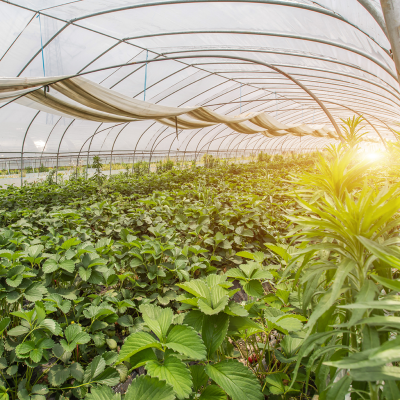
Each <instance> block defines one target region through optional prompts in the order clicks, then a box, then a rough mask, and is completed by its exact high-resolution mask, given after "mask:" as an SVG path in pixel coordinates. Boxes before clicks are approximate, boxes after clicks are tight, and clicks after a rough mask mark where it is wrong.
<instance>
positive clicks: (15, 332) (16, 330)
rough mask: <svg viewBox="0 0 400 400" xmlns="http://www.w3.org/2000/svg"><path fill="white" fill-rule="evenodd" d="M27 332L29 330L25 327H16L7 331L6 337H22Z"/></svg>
mask: <svg viewBox="0 0 400 400" xmlns="http://www.w3.org/2000/svg"><path fill="white" fill-rule="evenodd" d="M28 332H29V329H28V328H27V327H25V326H22V325H18V326H16V327H15V328H12V329H10V330H9V331H8V336H22V335H26V334H27V333H28Z"/></svg>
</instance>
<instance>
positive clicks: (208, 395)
mask: <svg viewBox="0 0 400 400" xmlns="http://www.w3.org/2000/svg"><path fill="white" fill-rule="evenodd" d="M226 399H227V396H226V393H225V392H224V391H223V390H222V389H221V388H220V387H219V386H217V385H209V386H207V387H206V388H205V389H204V391H203V393H202V394H201V396H200V397H199V400H226Z"/></svg>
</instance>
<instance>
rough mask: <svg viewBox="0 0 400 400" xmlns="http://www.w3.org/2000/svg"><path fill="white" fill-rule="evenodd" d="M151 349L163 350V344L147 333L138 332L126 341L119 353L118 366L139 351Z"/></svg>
mask: <svg viewBox="0 0 400 400" xmlns="http://www.w3.org/2000/svg"><path fill="white" fill-rule="evenodd" d="M174 328H175V327H174ZM150 347H155V348H161V344H160V343H159V342H157V340H156V339H155V338H154V337H153V336H151V335H150V334H149V333H146V332H136V333H133V334H132V335H130V336H128V337H127V338H126V339H125V342H124V344H123V345H122V347H121V351H120V352H119V356H118V361H117V364H120V363H121V362H123V361H125V360H128V358H130V357H132V356H133V355H135V354H136V353H138V352H139V351H142V350H144V349H148V348H150Z"/></svg>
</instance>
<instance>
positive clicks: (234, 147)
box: [231, 134, 258, 160]
mask: <svg viewBox="0 0 400 400" xmlns="http://www.w3.org/2000/svg"><path fill="white" fill-rule="evenodd" d="M252 136H253V137H252ZM257 136H258V135H257V134H255V135H246V136H244V137H242V138H240V140H239V142H238V143H237V144H235V145H234V146H233V148H232V151H231V152H235V149H236V156H235V160H236V159H237V158H238V151H239V146H240V145H241V144H242V143H244V142H245V141H246V140H250V141H251V140H252V139H254V137H257Z"/></svg>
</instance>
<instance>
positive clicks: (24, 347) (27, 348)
mask: <svg viewBox="0 0 400 400" xmlns="http://www.w3.org/2000/svg"><path fill="white" fill-rule="evenodd" d="M34 349H35V342H34V341H33V340H27V341H26V342H24V343H21V344H19V345H18V346H17V347H16V348H15V352H16V353H17V355H18V356H20V355H21V354H27V353H30V352H31V351H32V350H34Z"/></svg>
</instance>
